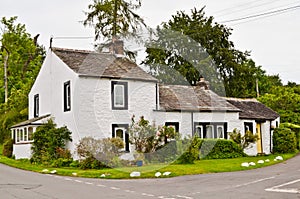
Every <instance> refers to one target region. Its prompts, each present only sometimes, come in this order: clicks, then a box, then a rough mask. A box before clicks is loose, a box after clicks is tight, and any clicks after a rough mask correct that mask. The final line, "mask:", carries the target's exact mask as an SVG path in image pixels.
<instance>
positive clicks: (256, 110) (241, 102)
mask: <svg viewBox="0 0 300 199" xmlns="http://www.w3.org/2000/svg"><path fill="white" fill-rule="evenodd" d="M227 101H228V102H229V103H231V104H232V105H234V106H235V107H237V108H239V109H241V111H242V112H241V113H240V115H239V118H240V119H254V120H274V119H276V118H278V117H279V114H278V113H276V112H275V111H273V110H272V109H270V108H268V107H267V106H265V105H264V104H262V103H261V102H259V101H257V100H256V99H237V98H227Z"/></svg>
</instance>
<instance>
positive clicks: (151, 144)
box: [128, 116, 179, 153]
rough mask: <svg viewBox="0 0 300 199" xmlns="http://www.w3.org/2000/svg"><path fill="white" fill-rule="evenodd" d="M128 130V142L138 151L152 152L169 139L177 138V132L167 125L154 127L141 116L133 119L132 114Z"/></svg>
mask: <svg viewBox="0 0 300 199" xmlns="http://www.w3.org/2000/svg"><path fill="white" fill-rule="evenodd" d="M128 131H129V138H130V143H131V144H133V145H134V146H135V150H136V151H137V152H139V153H153V152H155V151H157V150H158V149H160V148H162V147H163V146H164V145H166V144H168V143H169V141H170V140H172V139H178V138H179V133H178V132H176V131H175V129H174V128H172V127H167V126H163V127H160V128H156V127H154V126H152V125H150V124H149V121H148V120H145V119H144V117H143V116H142V117H141V118H140V120H139V121H138V122H135V121H134V116H133V117H132V124H131V126H130V127H129V130H128Z"/></svg>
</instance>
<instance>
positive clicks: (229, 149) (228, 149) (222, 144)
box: [199, 139, 246, 159]
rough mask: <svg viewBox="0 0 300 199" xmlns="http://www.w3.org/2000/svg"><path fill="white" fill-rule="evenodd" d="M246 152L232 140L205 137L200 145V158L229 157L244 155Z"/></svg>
mask: <svg viewBox="0 0 300 199" xmlns="http://www.w3.org/2000/svg"><path fill="white" fill-rule="evenodd" d="M244 156H246V154H245V153H244V152H243V150H242V148H241V147H239V146H238V145H237V144H236V143H235V142H233V141H232V140H224V139H204V141H203V142H202V144H201V146H200V156H199V158H200V159H228V158H237V157H244Z"/></svg>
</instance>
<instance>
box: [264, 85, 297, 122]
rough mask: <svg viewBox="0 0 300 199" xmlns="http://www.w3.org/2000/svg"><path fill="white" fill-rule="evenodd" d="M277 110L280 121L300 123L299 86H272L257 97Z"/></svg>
mask: <svg viewBox="0 0 300 199" xmlns="http://www.w3.org/2000/svg"><path fill="white" fill-rule="evenodd" d="M258 100H259V101H261V102H262V103H263V104H265V105H266V106H268V107H269V108H271V109H273V110H274V111H276V112H278V113H279V115H280V119H281V122H288V123H293V124H300V86H299V85H298V86H292V87H290V86H274V87H272V88H271V89H270V90H269V92H268V93H266V94H265V95H262V96H260V97H259V98H258Z"/></svg>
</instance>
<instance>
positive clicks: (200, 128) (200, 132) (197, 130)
mask: <svg viewBox="0 0 300 199" xmlns="http://www.w3.org/2000/svg"><path fill="white" fill-rule="evenodd" d="M202 135H203V133H202V126H196V136H198V137H199V138H202V137H203V136H202Z"/></svg>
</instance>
